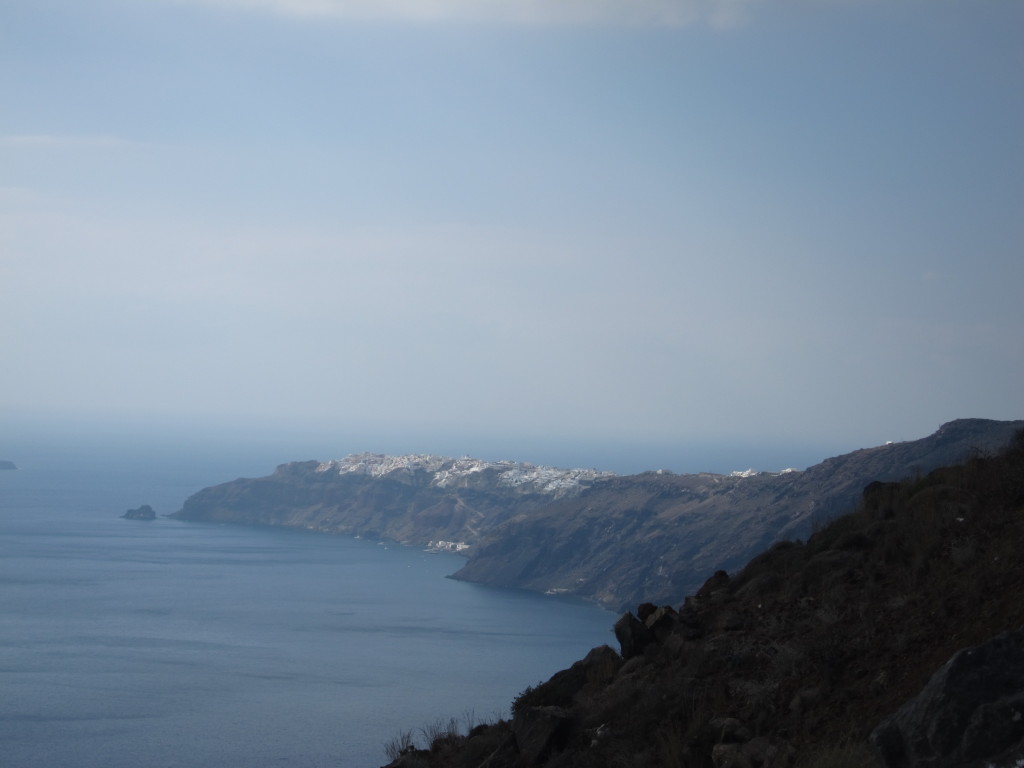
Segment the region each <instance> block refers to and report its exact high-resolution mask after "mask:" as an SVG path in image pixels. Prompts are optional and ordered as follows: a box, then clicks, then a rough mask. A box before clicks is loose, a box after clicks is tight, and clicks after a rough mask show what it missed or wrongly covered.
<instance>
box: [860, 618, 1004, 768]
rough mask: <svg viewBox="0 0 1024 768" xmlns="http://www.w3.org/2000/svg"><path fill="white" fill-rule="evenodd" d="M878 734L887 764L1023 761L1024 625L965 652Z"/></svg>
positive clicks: (932, 767) (928, 766) (923, 766)
mask: <svg viewBox="0 0 1024 768" xmlns="http://www.w3.org/2000/svg"><path fill="white" fill-rule="evenodd" d="M871 742H872V744H874V746H875V748H876V749H877V750H878V752H879V754H880V755H881V758H882V761H883V764H884V765H885V766H886V768H964V767H965V766H973V765H979V766H980V765H985V766H988V765H992V766H1002V765H1014V764H1017V765H1019V764H1020V763H1019V762H1018V761H1019V760H1020V759H1022V758H1024V628H1022V629H1020V630H1017V631H1016V632H1004V633H1002V634H1000V635H997V636H996V637H994V638H993V639H992V640H990V641H989V642H987V643H984V644H982V645H979V646H975V647H973V648H966V649H964V650H962V651H959V652H957V653H956V654H955V655H954V656H953V658H951V659H950V660H949V661H948V662H947V663H946V664H945V666H943V667H942V668H941V669H940V670H939V671H938V672H936V673H935V674H934V675H933V676H932V678H931V680H929V681H928V684H927V685H926V686H925V688H924V690H923V691H921V693H920V694H918V695H917V696H916V697H914V698H913V699H911V700H910V701H908V702H907V703H906V704H904V705H903V707H902V708H901V709H900V710H899V711H898V712H897V713H896V714H895V715H893V716H892V717H890V718H888V719H887V720H885V721H884V722H883V723H882V724H881V725H879V726H878V728H876V729H875V730H874V731H873V732H872V734H871Z"/></svg>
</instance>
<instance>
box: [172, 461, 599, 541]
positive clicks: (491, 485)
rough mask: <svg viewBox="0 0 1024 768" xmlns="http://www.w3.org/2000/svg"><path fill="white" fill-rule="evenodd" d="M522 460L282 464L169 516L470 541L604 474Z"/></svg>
mask: <svg viewBox="0 0 1024 768" xmlns="http://www.w3.org/2000/svg"><path fill="white" fill-rule="evenodd" d="M608 476H609V474H608V473H602V472H596V471H594V470H585V469H576V470H562V469H553V468H550V467H540V466H536V465H533V464H527V463H523V462H512V461H504V462H486V461H481V460H478V459H468V458H466V459H451V458H447V457H441V456H430V455H413V456H384V455H380V454H356V455H352V456H348V457H346V458H344V459H340V460H337V461H328V462H316V461H306V462H296V463H291V464H283V465H281V466H279V467H278V468H277V470H276V471H275V472H274V473H273V474H272V475H271V476H269V477H263V478H256V479H240V480H235V481H233V482H230V483H224V484H222V485H218V486H213V487H211V488H205V489H203V490H202V491H200V492H198V493H196V494H194V495H193V496H191V497H189V498H188V499H187V500H186V501H185V504H184V505H183V507H182V509H181V510H180V511H178V512H176V513H174V514H173V515H172V517H178V518H181V519H185V520H206V521H216V522H231V523H249V524H257V525H284V526H294V527H301V528H307V529H310V530H316V531H322V532H325V533H342V534H350V535H360V536H366V537H373V538H381V539H390V540H393V541H398V542H402V543H408V544H418V545H426V544H428V543H430V542H432V541H436V540H445V541H453V542H465V543H469V544H473V543H476V542H477V541H479V539H480V537H481V535H482V533H483V532H484V531H486V530H487V529H489V528H492V527H494V526H495V525H497V524H499V523H500V522H502V521H504V520H505V519H507V518H509V517H511V516H512V515H515V514H518V513H521V512H526V511H529V510H532V509H536V508H538V507H541V506H543V505H545V504H548V503H551V502H552V501H554V500H557V499H560V498H565V497H569V496H572V495H575V494H578V493H580V492H581V491H582V490H583V489H584V488H586V487H588V486H589V485H591V484H593V483H597V482H600V481H601V480H602V479H603V478H605V477H608Z"/></svg>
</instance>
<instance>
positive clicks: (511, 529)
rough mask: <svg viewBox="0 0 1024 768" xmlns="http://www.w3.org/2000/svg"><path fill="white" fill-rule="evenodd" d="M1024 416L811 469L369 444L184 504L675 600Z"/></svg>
mask: <svg viewBox="0 0 1024 768" xmlns="http://www.w3.org/2000/svg"><path fill="white" fill-rule="evenodd" d="M1022 427H1024V421H1016V422H1000V421H990V420H984V419H961V420H958V421H953V422H950V423H948V424H946V425H944V426H942V427H941V428H940V429H939V430H938V431H937V432H935V433H934V434H933V435H931V436H929V437H926V438H923V439H920V440H914V441H909V442H903V443H895V444H890V445H884V446H879V447H876V448H867V449H863V450H859V451H854V452H852V453H849V454H845V455H843V456H837V457H834V458H830V459H827V460H825V461H823V462H821V463H820V464H817V465H815V466H813V467H810V468H809V469H807V470H804V471H789V472H781V473H740V474H735V475H717V474H685V475H675V474H672V473H664V472H660V473H655V472H649V473H644V474H640V475H632V476H626V477H615V476H613V475H611V474H610V473H600V472H595V471H593V470H561V469H553V468H547V467H537V466H534V465H531V464H525V463H519V462H484V461H480V460H476V459H450V458H444V457H436V456H400V457H394V456H382V455H378V454H358V455H354V456H349V457H346V458H345V459H341V460H338V461H332V462H323V463H320V462H315V461H309V462H298V463H293V464H285V465H282V466H280V467H278V468H277V470H276V471H275V472H274V473H273V474H272V475H271V476H269V477H264V478H256V479H240V480H235V481H233V482H230V483H225V484H222V485H218V486H214V487H212V488H206V489H204V490H202V491H200V492H199V493H196V494H195V495H193V496H192V497H190V498H189V499H188V500H187V501H186V502H185V504H184V506H183V508H182V509H181V510H180V511H179V512H177V513H175V514H174V515H172V516H174V517H180V518H183V519H189V520H206V521H217V522H234V523H249V524H260V525H285V526H296V527H302V528H308V529H312V530H317V531H323V532H328V533H342V534H349V535H362V536H366V537H375V538H386V539H391V540H394V541H399V542H404V543H409V544H416V545H421V546H426V545H428V544H429V543H430V542H433V541H437V540H445V541H448V542H456V543H465V544H467V545H469V546H468V547H467V548H465V549H464V550H462V552H463V554H466V555H467V556H468V558H469V559H468V561H467V563H466V565H465V567H463V568H462V569H461V570H460V571H458V573H457V574H455V578H459V579H464V580H467V581H474V582H479V583H484V584H490V585H494V586H503V587H517V588H525V589H530V590H535V591H538V592H551V593H560V594H569V595H574V596H577V597H580V598H583V599H588V600H594V601H597V602H599V603H601V604H602V605H605V606H607V607H610V608H613V609H620V610H622V609H625V608H627V607H629V606H633V605H636V604H637V603H640V602H644V601H652V602H657V603H662V602H671V601H674V600H676V599H678V596H679V595H683V594H686V593H687V592H689V591H692V590H694V589H696V588H697V587H699V586H700V584H701V583H702V582H703V580H704V579H705V578H707V576H708V574H710V573H713V572H714V571H715V570H719V569H726V570H731V569H735V568H738V567H740V566H741V565H742V564H743V563H744V562H745V561H746V560H748V559H749V558H750V557H752V556H753V555H754V554H756V553H757V552H759V551H761V550H762V549H764V548H765V547H766V546H768V545H769V544H771V543H772V542H775V541H779V540H782V539H786V538H803V537H806V536H807V535H808V534H809V533H810V531H811V530H812V528H813V527H814V526H815V525H816V524H819V523H820V522H822V521H824V520H827V519H829V518H830V517H833V516H835V515H837V514H840V513H842V512H846V511H849V510H850V509H852V508H853V507H854V506H855V504H856V503H857V500H858V498H859V494H860V491H861V489H862V488H863V487H864V486H865V485H867V484H868V483H870V482H872V481H875V480H882V481H891V480H898V479H901V478H904V477H908V476H914V475H920V474H923V473H926V472H928V471H930V470H932V469H934V468H936V467H939V466H942V465H945V464H950V463H953V462H957V461H960V460H962V459H964V458H965V457H967V456H970V455H973V454H990V453H994V452H995V451H997V450H998V449H999V448H1001V447H1002V446H1004V445H1005V444H1006V443H1007V442H1008V441H1009V440H1010V438H1011V436H1012V435H1013V433H1014V432H1015V431H1016V430H1017V429H1020V428H1022Z"/></svg>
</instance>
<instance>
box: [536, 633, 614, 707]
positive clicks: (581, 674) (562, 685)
mask: <svg viewBox="0 0 1024 768" xmlns="http://www.w3.org/2000/svg"><path fill="white" fill-rule="evenodd" d="M622 664H623V660H622V657H621V656H619V654H617V653H616V652H615V651H614V650H613V649H611V648H609V647H608V646H607V645H601V646H598V647H597V648H593V649H591V651H590V653H588V654H587V655H586V656H585V657H584V658H582V659H580V660H579V661H577V662H576V663H575V664H573V665H572V666H571V667H569V669H563V670H562V671H561V672H556V673H555V674H554V675H553V676H552V677H551V679H550V680H548V681H547V682H546V683H544V699H543V703H545V704H555V705H560V704H564V705H565V706H569V705H570V704H571V703H572V701H573V699H575V698H576V695H577V694H578V693H579V692H580V691H582V690H583V689H584V688H585V687H587V686H588V685H589V686H592V687H595V686H596V687H600V686H603V685H607V684H608V683H609V682H610V681H611V680H612V679H613V678H614V677H615V675H616V673H617V672H618V671H619V669H620V668H621V667H622Z"/></svg>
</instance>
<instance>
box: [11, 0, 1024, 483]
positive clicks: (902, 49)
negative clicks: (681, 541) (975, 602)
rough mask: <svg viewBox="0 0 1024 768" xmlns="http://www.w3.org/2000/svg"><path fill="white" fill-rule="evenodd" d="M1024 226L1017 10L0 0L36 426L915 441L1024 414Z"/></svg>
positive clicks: (651, 445)
mask: <svg viewBox="0 0 1024 768" xmlns="http://www.w3.org/2000/svg"><path fill="white" fill-rule="evenodd" d="M1022 244H1024V3H1020V2H1010V1H1008V0H991V1H989V0H972V1H971V2H966V1H962V2H948V1H946V0H920V1H913V0H884V1H883V0H878V1H877V2H875V1H872V0H813V1H812V0H804V1H802V2H798V1H795V0H791V1H786V0H782V1H780V2H766V1H756V0H731V1H729V2H715V1H714V0H561V1H560V0H492V1H490V2H485V1H484V0H389V1H388V2H383V0H4V2H3V3H2V4H0V329H2V337H0V369H2V375H0V409H2V412H0V427H3V425H4V424H6V425H7V426H6V427H4V429H6V430H7V431H8V433H9V434H14V433H16V432H17V431H18V430H24V429H30V428H32V425H33V424H42V423H44V422H45V421H52V420H54V419H58V420H61V421H62V422H65V423H79V422H81V423H88V422H91V421H105V422H107V423H110V424H120V425H129V427H130V428H134V429H141V430H149V429H152V430H159V429H165V428H168V427H169V426H173V427H174V428H176V429H179V430H184V431H188V430H192V429H196V430H202V429H217V430H221V431H223V432H225V433H231V432H232V430H233V429H234V428H235V426H234V425H238V424H246V425H250V427H251V428H252V429H253V430H256V431H260V433H261V434H263V435H265V436H267V435H269V436H270V438H269V439H276V438H274V436H275V435H279V436H280V437H281V439H282V440H284V438H285V436H286V435H288V436H289V438H288V439H290V440H293V443H291V444H302V441H303V440H308V441H309V445H310V446H312V445H313V444H314V443H315V444H316V446H317V451H318V452H319V456H318V457H319V458H329V457H330V456H329V454H330V451H331V448H333V446H334V445H335V444H336V445H337V448H338V450H337V451H336V453H338V454H340V453H341V452H342V451H348V450H362V449H371V450H435V451H437V452H455V453H475V454H486V453H487V452H488V451H490V452H491V453H507V452H510V451H513V450H515V451H516V452H517V453H518V454H519V455H516V456H514V458H522V459H528V460H529V459H538V458H540V459H543V460H545V461H548V462H549V463H578V462H579V461H581V460H586V459H587V458H590V457H591V456H594V457H596V456H598V449H599V448H601V447H602V446H603V447H604V448H607V447H609V446H626V447H628V446H634V447H637V448H638V450H639V449H640V448H641V447H645V446H646V448H647V449H649V450H650V451H652V452H653V453H652V454H651V455H652V456H656V455H658V451H662V452H664V457H665V458H664V461H660V462H657V465H658V466H669V467H673V468H677V467H676V466H674V464H677V463H678V462H676V461H675V460H674V458H673V453H672V451H674V450H676V449H677V448H679V447H680V446H691V447H692V446H700V445H704V446H710V445H712V444H715V445H718V444H727V443H729V442H730V441H733V442H748V443H755V442H769V443H770V442H776V443H778V444H780V445H782V444H787V445H804V446H811V445H813V446H827V447H834V448H835V449H836V452H838V451H839V450H844V451H845V450H850V449H853V448H857V447H863V446H867V445H877V444H879V443H882V442H884V441H885V440H903V439H912V438H917V437H922V436H924V435H926V434H929V433H930V432H932V431H933V430H934V429H936V428H937V427H938V426H939V425H940V424H941V423H943V422H944V421H948V420H950V419H953V418H958V417H965V416H983V417H991V418H1021V417H1024V407H1022V406H1024V400H1022V392H1024V290H1022V289H1024V258H1022V256H1024V254H1022ZM26 425H28V426H26ZM332 441H336V443H335V442H332ZM562 444H564V445H569V444H572V445H576V446H584V447H586V446H589V447H590V448H592V449H593V452H592V453H591V454H587V453H586V451H585V450H584V451H582V452H580V451H576V452H575V453H573V452H572V451H566V452H565V453H564V454H558V452H557V451H555V450H553V449H552V446H555V445H562ZM324 446H328V447H327V448H324ZM602 450H603V448H602ZM494 457H495V458H497V456H494ZM822 457H823V456H822ZM0 458H3V457H0ZM286 458H288V457H286ZM290 458H308V457H307V456H305V455H301V456H294V457H290ZM560 459H561V461H560ZM651 461H654V459H652V460H651ZM598 462H599V459H597V458H595V459H594V460H593V461H592V462H591V463H598ZM795 463H799V460H798V459H797V460H795ZM613 468H614V467H613ZM678 468H682V469H687V468H692V467H678Z"/></svg>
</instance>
